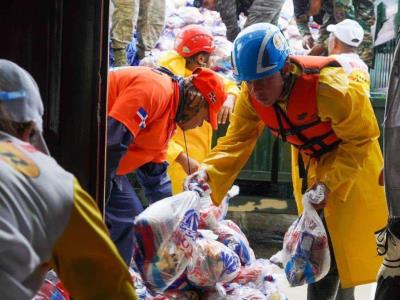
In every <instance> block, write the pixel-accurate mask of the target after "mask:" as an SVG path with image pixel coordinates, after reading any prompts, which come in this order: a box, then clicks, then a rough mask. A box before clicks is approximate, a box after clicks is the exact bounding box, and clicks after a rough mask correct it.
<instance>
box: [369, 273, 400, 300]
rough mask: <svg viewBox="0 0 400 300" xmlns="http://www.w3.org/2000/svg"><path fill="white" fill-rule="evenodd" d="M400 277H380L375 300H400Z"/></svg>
mask: <svg viewBox="0 0 400 300" xmlns="http://www.w3.org/2000/svg"><path fill="white" fill-rule="evenodd" d="M399 299H400V276H395V277H387V278H383V277H379V280H378V283H377V285H376V293H375V300H399Z"/></svg>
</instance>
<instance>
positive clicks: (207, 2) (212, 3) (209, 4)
mask: <svg viewBox="0 0 400 300" xmlns="http://www.w3.org/2000/svg"><path fill="white" fill-rule="evenodd" d="M202 6H203V7H205V8H207V9H209V10H216V8H217V0H203V5H202Z"/></svg>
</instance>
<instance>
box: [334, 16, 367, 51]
mask: <svg viewBox="0 0 400 300" xmlns="http://www.w3.org/2000/svg"><path fill="white" fill-rule="evenodd" d="M326 29H327V30H328V31H329V32H332V33H333V34H334V35H335V37H336V38H337V39H339V40H340V41H341V42H343V43H345V44H346V45H349V46H352V47H358V46H360V44H361V42H362V40H363V38H364V29H362V27H361V25H360V24H358V22H356V21H354V20H350V19H345V20H343V21H342V22H340V23H337V24H335V25H333V24H331V25H328V27H327V28H326Z"/></svg>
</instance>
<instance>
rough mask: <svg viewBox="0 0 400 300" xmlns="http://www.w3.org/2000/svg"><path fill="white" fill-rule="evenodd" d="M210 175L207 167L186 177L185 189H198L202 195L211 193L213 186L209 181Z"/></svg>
mask: <svg viewBox="0 0 400 300" xmlns="http://www.w3.org/2000/svg"><path fill="white" fill-rule="evenodd" d="M207 181H208V176H207V172H206V170H205V169H200V170H198V171H197V172H194V173H193V174H191V175H189V176H188V177H186V179H185V182H184V184H183V189H184V190H185V191H196V192H198V193H199V194H200V196H201V197H206V196H209V195H210V194H211V188H210V186H209V185H208V183H207Z"/></svg>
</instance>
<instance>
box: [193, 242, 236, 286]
mask: <svg viewBox="0 0 400 300" xmlns="http://www.w3.org/2000/svg"><path fill="white" fill-rule="evenodd" d="M196 245H197V251H196V253H195V255H194V256H193V258H192V259H191V261H190V263H189V265H188V267H187V278H188V279H189V281H190V282H191V283H192V284H193V285H194V286H198V287H215V286H217V285H221V284H224V283H227V282H230V281H232V280H233V279H234V278H235V277H236V275H237V274H238V272H239V270H240V260H239V257H238V256H237V255H236V253H234V252H233V251H232V250H231V249H229V248H228V247H226V246H225V245H224V244H222V243H220V242H218V241H215V240H212V239H207V238H200V239H197V240H196Z"/></svg>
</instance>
